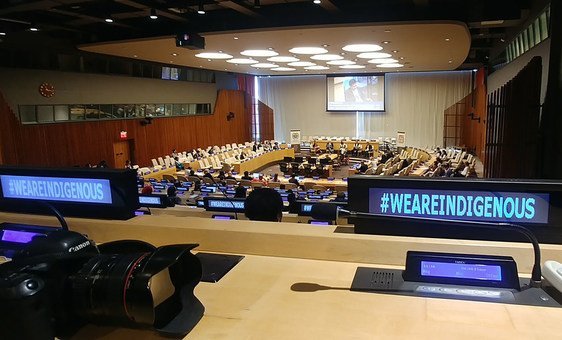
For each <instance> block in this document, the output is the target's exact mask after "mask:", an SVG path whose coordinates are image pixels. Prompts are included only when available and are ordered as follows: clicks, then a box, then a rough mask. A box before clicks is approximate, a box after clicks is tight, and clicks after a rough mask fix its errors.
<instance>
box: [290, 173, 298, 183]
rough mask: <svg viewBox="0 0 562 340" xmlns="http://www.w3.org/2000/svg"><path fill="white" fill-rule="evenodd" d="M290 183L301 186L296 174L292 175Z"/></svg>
mask: <svg viewBox="0 0 562 340" xmlns="http://www.w3.org/2000/svg"><path fill="white" fill-rule="evenodd" d="M289 183H293V184H296V185H299V184H300V183H299V180H298V179H297V178H296V177H295V174H292V175H291V178H289Z"/></svg>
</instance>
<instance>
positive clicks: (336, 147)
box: [315, 139, 379, 154]
mask: <svg viewBox="0 0 562 340" xmlns="http://www.w3.org/2000/svg"><path fill="white" fill-rule="evenodd" d="M315 142H316V145H318V147H319V148H320V150H326V144H328V143H329V142H332V144H334V150H336V151H339V149H340V142H341V141H339V140H327V139H317V140H316V141H315ZM343 142H344V143H345V144H347V151H348V152H351V150H352V149H353V145H355V143H356V142H357V143H359V145H361V151H365V146H366V145H367V144H371V145H372V146H373V151H374V153H375V154H377V153H378V152H379V142H376V141H369V142H367V141H365V140H360V141H354V140H344V141H343Z"/></svg>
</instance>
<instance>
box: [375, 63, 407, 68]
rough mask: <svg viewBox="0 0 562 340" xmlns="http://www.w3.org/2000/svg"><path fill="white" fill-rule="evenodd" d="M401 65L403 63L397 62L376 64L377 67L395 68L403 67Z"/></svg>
mask: <svg viewBox="0 0 562 340" xmlns="http://www.w3.org/2000/svg"><path fill="white" fill-rule="evenodd" d="M403 66H404V65H402V64H398V63H393V64H380V65H377V67H383V68H396V67H403Z"/></svg>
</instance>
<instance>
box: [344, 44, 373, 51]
mask: <svg viewBox="0 0 562 340" xmlns="http://www.w3.org/2000/svg"><path fill="white" fill-rule="evenodd" d="M342 50H344V51H347V52H376V51H380V50H382V47H380V46H379V45H376V44H351V45H347V46H344V47H343V48H342Z"/></svg>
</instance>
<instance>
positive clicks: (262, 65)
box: [251, 63, 279, 68]
mask: <svg viewBox="0 0 562 340" xmlns="http://www.w3.org/2000/svg"><path fill="white" fill-rule="evenodd" d="M251 66H252V67H257V68H274V67H279V66H278V65H275V64H269V63H257V64H253V65H251Z"/></svg>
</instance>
